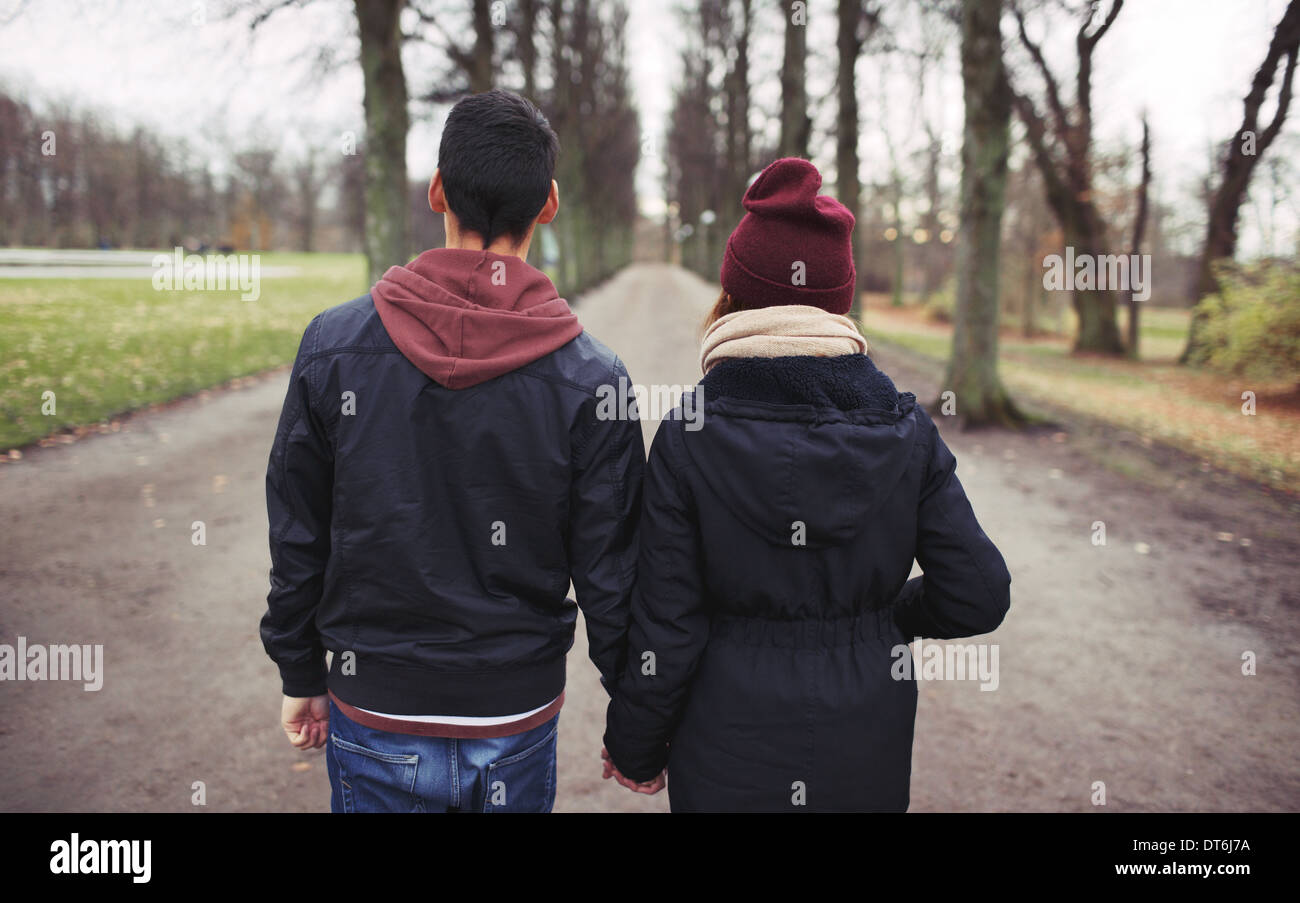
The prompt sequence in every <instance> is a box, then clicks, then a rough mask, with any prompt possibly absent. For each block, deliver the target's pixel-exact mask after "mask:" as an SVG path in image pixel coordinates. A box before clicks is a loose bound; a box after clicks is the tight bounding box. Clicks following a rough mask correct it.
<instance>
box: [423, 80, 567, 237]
mask: <svg viewBox="0 0 1300 903" xmlns="http://www.w3.org/2000/svg"><path fill="white" fill-rule="evenodd" d="M559 153H560V139H559V138H557V137H556V135H555V132H554V131H553V130H552V129H551V124H550V123H549V122H547V120H546V117H545V116H543V115H542V112H541V110H539V109H537V107H535V106H534V105H533V104H532V103H530V102H529V101H527V100H525V99H524V98H522V97H520V96H519V95H518V94H511V93H510V92H509V91H502V90H500V89H499V88H498V89H494V90H492V91H485V92H484V93H482V94H472V95H470V96H469V97H465V98H463V99H461V100H460V101H458V102H457V103H456V105H455V106H454V107H452V108H451V112H450V113H448V114H447V124H446V125H445V126H443V129H442V141H441V143H440V144H439V145H438V171H439V172H440V173H441V174H442V190H443V193H444V195H445V196H446V199H447V206H448V207H450V208H451V212H452V213H454V214H456V218H457V219H458V220H460V225H461V228H462V229H465V230H467V231H470V232H476V233H478V234H479V235H481V236H482V237H483V247H485V248H486V247H487V246H488V245H490V244H492V242H494V241H496V240H497V239H498V238H499V237H501V236H502V235H509V236H510V237H512V238H513V239H515V241H516V242H522V241H523V240H524V236H526V235H527V234H528V229H529V227H530V226H531V225H532V224H533V221H534V220H535V219H537V214H539V213H541V211H542V208H543V207H544V206H546V199H547V197H548V196H549V195H550V193H551V179H552V178H553V177H554V175H555V159H556V157H558V156H559Z"/></svg>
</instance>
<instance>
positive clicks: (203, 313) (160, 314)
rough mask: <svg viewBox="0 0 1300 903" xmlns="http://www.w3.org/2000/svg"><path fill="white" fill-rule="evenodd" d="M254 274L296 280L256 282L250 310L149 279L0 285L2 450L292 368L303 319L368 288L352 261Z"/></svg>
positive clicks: (302, 261) (270, 262) (303, 259)
mask: <svg viewBox="0 0 1300 903" xmlns="http://www.w3.org/2000/svg"><path fill="white" fill-rule="evenodd" d="M261 266H262V267H263V268H266V267H285V266H288V267H298V268H299V273H298V274H297V275H295V276H285V277H271V276H266V275H263V276H262V279H261V297H260V298H258V299H257V300H256V301H243V300H241V299H240V292H239V291H238V290H236V291H197V292H185V291H155V290H154V288H153V285H152V284H151V282H150V280H149V279H147V278H141V279H3V280H0V413H3V419H2V420H0V449H7V448H14V447H16V446H20V445H24V444H26V443H29V442H32V441H33V440H36V439H40V438H42V437H44V436H48V435H50V434H51V433H54V432H57V431H59V430H61V429H63V428H65V427H71V426H80V425H84V424H91V423H96V422H99V421H103V420H105V419H106V418H109V417H111V416H113V415H115V414H120V413H123V412H126V411H131V410H134V409H137V408H141V407H144V406H146V405H149V404H153V403H156V402H161V401H168V400H170V399H173V398H178V397H180V396H183V395H188V394H191V393H193V392H196V391H198V390H200V389H204V388H208V387H210V386H214V385H218V384H220V383H223V382H225V381H227V380H229V379H233V378H235V377H238V376H246V375H248V374H252V373H257V372H260V371H263V370H267V369H270V368H272V367H276V366H278V365H280V364H284V363H287V362H289V361H292V360H293V356H294V353H295V352H296V351H297V348H298V340H299V339H300V338H301V337H302V331H303V329H304V328H305V327H306V325H307V323H308V322H309V321H310V320H311V318H312V317H313V316H315V315H316V314H317V313H319V312H320V311H322V310H324V309H325V308H327V307H332V306H333V305H335V304H340V303H342V302H344V301H347V300H349V299H351V298H355V297H356V296H357V295H360V294H363V293H364V292H365V291H366V289H367V287H368V286H367V285H366V275H365V274H366V269H365V258H364V257H363V256H362V255H360V254H262V255H261ZM47 391H52V392H54V393H55V396H54V401H55V413H54V414H52V415H47V414H43V413H42V406H43V397H44V393H45V392H47Z"/></svg>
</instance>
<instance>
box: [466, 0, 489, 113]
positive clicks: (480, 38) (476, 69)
mask: <svg viewBox="0 0 1300 903" xmlns="http://www.w3.org/2000/svg"><path fill="white" fill-rule="evenodd" d="M494 38H495V34H494V29H493V25H492V5H491V2H490V0H474V58H473V60H472V61H471V63H470V67H469V91H470V93H471V94H480V93H482V92H484V91H491V90H492V79H493V75H494V74H495V67H494V66H493V63H492V56H493V53H494V52H495V46H494V45H495V42H494Z"/></svg>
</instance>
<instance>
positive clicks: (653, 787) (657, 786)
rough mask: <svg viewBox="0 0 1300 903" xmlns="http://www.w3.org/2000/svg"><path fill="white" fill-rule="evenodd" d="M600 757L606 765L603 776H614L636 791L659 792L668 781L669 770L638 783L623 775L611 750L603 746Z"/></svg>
mask: <svg viewBox="0 0 1300 903" xmlns="http://www.w3.org/2000/svg"><path fill="white" fill-rule="evenodd" d="M600 757H601V759H603V760H604V761H603V763H602V764H603V766H604V774H603V775H602V777H605V778H613V779H614V780H616V781H618V782H619V783H620V784H622V785H623V786H624V787H626V788H627V789H628V790H631V791H632V792H634V793H646V794H654V793H658V792H659V791H660V790H663V789H664V785H665V784H666V783H667V778H668V772H667V771H661V772H660V773H659V776H658V777H657V778H655V779H654V780H653V781H645V782H644V783H640V784H638V783H637V782H636V781H633V780H631V779H630V778H625V777H623V775H622V774H621V773H620V772H619V770H618V769H617V768H615V767H614V761H613V760H612V759H610V757H609V750H607V749H605V747H603V746H602V747H601V748H600Z"/></svg>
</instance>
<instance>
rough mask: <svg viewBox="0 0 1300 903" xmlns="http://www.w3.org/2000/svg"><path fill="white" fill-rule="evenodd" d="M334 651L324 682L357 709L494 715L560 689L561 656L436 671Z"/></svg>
mask: <svg viewBox="0 0 1300 903" xmlns="http://www.w3.org/2000/svg"><path fill="white" fill-rule="evenodd" d="M342 658H343V656H342V655H340V654H339V653H338V652H335V653H334V656H333V658H332V661H331V662H330V670H329V676H328V678H327V683H328V685H329V689H330V691H331V692H332V693H333V694H334V695H335V696H337V697H338V698H339V699H342V700H343V701H345V702H347V703H349V704H350V705H353V706H355V707H357V708H362V709H370V710H371V711H373V712H389V713H392V714H395V715H423V714H439V715H458V716H466V717H495V716H498V715H510V714H513V713H515V712H528V711H532V710H533V709H536V708H539V707H541V706H544V705H547V704H549V703H550V702H551V701H552V700H554V699H555V698H556V697H557V696H559V695H560V694H561V693H562V692H564V678H565V668H564V656H563V655H561V656H559V657H557V658H554V659H551V660H550V661H545V662H538V663H536V664H532V665H525V666H523V667H519V668H509V669H501V670H499V671H436V670H432V669H428V668H421V667H419V666H412V665H399V664H394V663H392V662H388V661H384V660H382V659H374V658H368V657H364V656H360V655H358V656H356V658H355V659H352V660H350V662H349V666H348V667H347V668H344V666H343V663H342Z"/></svg>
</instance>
